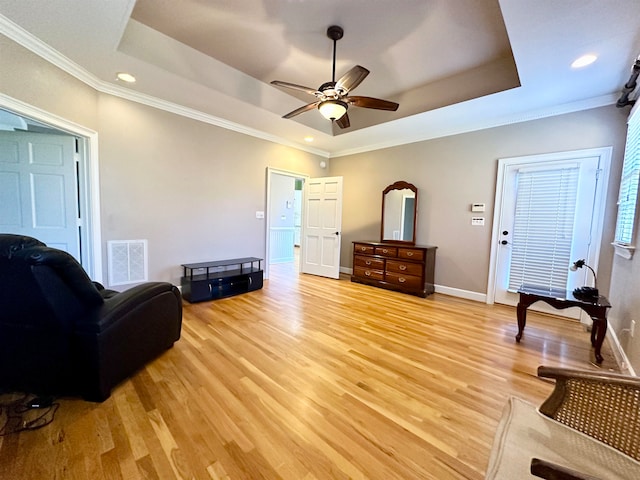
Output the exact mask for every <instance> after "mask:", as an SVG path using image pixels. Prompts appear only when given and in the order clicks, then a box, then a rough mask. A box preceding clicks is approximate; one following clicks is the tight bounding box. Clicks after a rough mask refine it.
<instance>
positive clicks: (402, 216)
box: [380, 181, 418, 245]
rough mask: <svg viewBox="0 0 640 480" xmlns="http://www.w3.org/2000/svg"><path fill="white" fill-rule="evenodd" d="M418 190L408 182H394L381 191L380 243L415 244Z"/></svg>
mask: <svg viewBox="0 0 640 480" xmlns="http://www.w3.org/2000/svg"><path fill="white" fill-rule="evenodd" d="M417 205H418V189H417V188H416V186H415V185H412V184H411V183H408V182H403V181H400V182H395V183H394V184H392V185H389V186H388V187H387V188H385V189H384V190H383V191H382V222H381V225H380V241H381V242H391V243H406V244H409V245H415V243H416V210H417Z"/></svg>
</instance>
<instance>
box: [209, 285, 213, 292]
mask: <svg viewBox="0 0 640 480" xmlns="http://www.w3.org/2000/svg"><path fill="white" fill-rule="evenodd" d="M212 291H213V285H211V284H209V293H211V292H212Z"/></svg>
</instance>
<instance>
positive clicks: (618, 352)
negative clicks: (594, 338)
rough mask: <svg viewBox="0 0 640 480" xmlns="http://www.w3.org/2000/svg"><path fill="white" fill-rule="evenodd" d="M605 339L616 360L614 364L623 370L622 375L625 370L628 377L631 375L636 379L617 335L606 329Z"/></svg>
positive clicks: (612, 330)
mask: <svg viewBox="0 0 640 480" xmlns="http://www.w3.org/2000/svg"><path fill="white" fill-rule="evenodd" d="M606 339H607V342H609V346H610V347H611V350H612V352H613V356H614V357H615V359H616V363H617V364H618V366H619V367H620V369H621V370H623V373H624V370H627V371H628V372H629V375H633V376H634V377H636V376H637V375H636V372H635V370H634V368H633V366H632V365H631V363H630V362H629V358H628V357H627V354H626V353H625V352H624V350H623V349H622V345H620V340H618V335H616V332H615V330H614V329H613V328H608V329H607V336H606Z"/></svg>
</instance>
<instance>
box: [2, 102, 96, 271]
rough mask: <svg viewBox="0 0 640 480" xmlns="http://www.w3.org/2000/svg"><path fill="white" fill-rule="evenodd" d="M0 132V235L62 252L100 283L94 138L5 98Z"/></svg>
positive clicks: (74, 127) (88, 131)
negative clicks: (30, 240) (19, 236)
mask: <svg viewBox="0 0 640 480" xmlns="http://www.w3.org/2000/svg"><path fill="white" fill-rule="evenodd" d="M0 131H1V133H2V138H1V139H0V143H1V145H0V183H1V184H2V192H3V196H4V200H6V201H3V202H2V206H0V224H1V229H2V231H3V232H7V233H17V234H22V235H30V236H35V237H36V238H39V239H40V240H42V241H44V242H45V243H47V244H48V245H51V246H53V247H56V248H62V249H64V250H67V251H69V253H71V254H72V255H73V256H75V257H76V258H77V259H78V261H79V262H80V263H81V264H82V266H83V267H84V268H85V270H86V271H87V273H88V274H89V276H90V277H91V278H93V279H94V280H98V281H103V279H102V255H101V248H100V216H99V183H98V164H97V160H98V154H97V152H98V147H97V133H96V132H94V131H91V130H88V129H86V128H84V127H81V126H79V125H76V124H73V123H71V122H68V121H66V120H64V119H61V118H60V117H57V116H54V115H51V114H49V113H48V112H45V111H42V110H39V109H37V108H35V107H32V106H29V105H27V104H24V103H22V102H19V101H17V100H14V99H11V98H9V97H6V96H0ZM36 157H38V158H36ZM63 159H64V162H63V161H62V160H63ZM32 187H33V188H35V190H34V189H33V188H32ZM30 188H31V190H33V191H31V190H30ZM61 202H62V203H61ZM38 205H39V207H38ZM52 205H57V206H58V207H59V208H56V209H52ZM36 220H37V221H36ZM38 226H42V227H43V229H42V230H41V232H39V231H36V230H37V227H38ZM54 227H55V228H54ZM34 228H36V230H34ZM54 230H59V233H60V235H57V236H54V237H51V235H52V232H53V231H54ZM44 232H46V238H44V237H43V235H45V233H44Z"/></svg>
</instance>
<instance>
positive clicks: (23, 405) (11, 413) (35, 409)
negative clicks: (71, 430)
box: [0, 394, 60, 437]
mask: <svg viewBox="0 0 640 480" xmlns="http://www.w3.org/2000/svg"><path fill="white" fill-rule="evenodd" d="M54 400H55V399H54V398H53V397H49V396H42V397H38V396H34V395H30V394H5V395H0V437H2V436H5V435H9V434H11V433H18V432H22V431H25V430H37V429H38V428H42V427H44V426H46V425H49V424H50V423H51V422H53V419H54V418H55V415H56V411H57V410H58V407H59V406H60V404H59V403H57V402H55V401H54Z"/></svg>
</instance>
